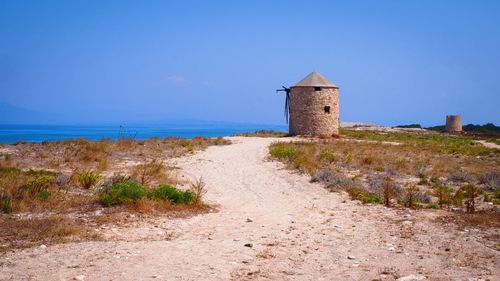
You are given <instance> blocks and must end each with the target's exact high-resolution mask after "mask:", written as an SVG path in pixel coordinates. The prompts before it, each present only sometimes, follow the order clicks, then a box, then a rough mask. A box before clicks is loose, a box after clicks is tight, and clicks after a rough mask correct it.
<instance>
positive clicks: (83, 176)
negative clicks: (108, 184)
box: [78, 170, 101, 189]
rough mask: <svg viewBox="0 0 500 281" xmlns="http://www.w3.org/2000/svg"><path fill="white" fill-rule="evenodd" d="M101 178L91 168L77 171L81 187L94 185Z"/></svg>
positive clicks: (86, 187) (87, 187)
mask: <svg viewBox="0 0 500 281" xmlns="http://www.w3.org/2000/svg"><path fill="white" fill-rule="evenodd" d="M100 179H101V175H100V174H99V173H97V172H94V171H92V170H83V171H81V172H79V173H78V183H79V184H80V186H81V187H83V188H85V189H89V188H91V187H92V186H94V185H96V184H97V182H99V180H100Z"/></svg>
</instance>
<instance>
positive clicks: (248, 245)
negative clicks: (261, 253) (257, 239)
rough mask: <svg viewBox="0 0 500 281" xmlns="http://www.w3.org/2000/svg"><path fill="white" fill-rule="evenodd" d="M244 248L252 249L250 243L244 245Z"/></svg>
mask: <svg viewBox="0 0 500 281" xmlns="http://www.w3.org/2000/svg"><path fill="white" fill-rule="evenodd" d="M244 246H245V247H248V248H252V247H253V245H252V243H246V244H245V245H244Z"/></svg>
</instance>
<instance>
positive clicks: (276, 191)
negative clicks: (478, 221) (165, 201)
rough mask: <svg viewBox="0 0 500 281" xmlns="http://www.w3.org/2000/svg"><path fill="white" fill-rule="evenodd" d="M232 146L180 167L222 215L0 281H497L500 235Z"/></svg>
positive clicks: (92, 248) (169, 224) (68, 254)
mask: <svg viewBox="0 0 500 281" xmlns="http://www.w3.org/2000/svg"><path fill="white" fill-rule="evenodd" d="M281 140H283V139H281ZM231 141H232V142H233V144H232V145H226V146H213V147H209V148H207V149H206V150H205V151H203V152H200V153H197V154H195V155H191V156H187V157H182V158H177V159H174V160H173V161H174V162H173V163H172V165H173V166H177V167H180V168H181V171H182V173H183V175H184V176H185V177H186V178H190V179H196V178H198V177H200V176H203V179H204V181H205V182H206V184H207V187H208V190H209V191H208V193H207V196H206V199H207V201H208V202H209V203H210V204H212V205H214V206H216V208H217V210H216V211H213V212H209V213H206V214H202V215H197V216H194V217H190V218H176V219H173V218H168V217H156V218H149V219H147V220H141V219H132V220H130V223H126V224H122V225H118V226H113V227H109V228H108V227H102V229H101V230H100V231H101V232H102V233H103V237H104V239H103V241H92V242H80V243H67V244H59V245H53V246H41V247H35V248H29V249H24V250H17V251H14V252H10V253H7V254H6V255H4V256H2V257H0V280H395V279H399V280H498V276H500V253H499V250H498V249H499V248H498V239H499V237H500V234H499V233H500V232H499V229H477V228H469V227H465V228H464V227H458V226H457V225H455V224H452V223H447V220H446V219H445V218H446V216H448V215H449V213H447V212H445V211H441V210H409V209H390V208H385V207H383V206H381V205H362V204H361V203H359V202H357V201H351V200H349V199H348V197H347V196H346V195H344V194H340V193H331V192H328V191H327V190H326V189H324V188H322V187H321V186H320V185H319V184H315V183H310V182H309V177H308V176H305V175H301V174H298V173H296V172H293V171H289V170H286V169H285V168H284V166H283V165H282V164H281V163H278V162H272V161H269V160H268V157H267V153H268V150H267V147H268V145H269V144H270V143H272V142H273V141H276V139H273V138H245V137H234V138H231ZM443 221H444V222H443Z"/></svg>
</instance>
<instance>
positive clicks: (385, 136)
mask: <svg viewBox="0 0 500 281" xmlns="http://www.w3.org/2000/svg"><path fill="white" fill-rule="evenodd" d="M342 136H343V137H342V138H340V139H318V140H316V141H309V140H308V141H299V142H275V143H273V144H272V145H271V146H270V148H269V154H270V156H271V158H273V159H277V160H280V161H282V162H284V163H285V164H286V165H287V166H288V167H289V168H292V169H297V170H299V171H300V172H303V173H307V174H310V175H311V181H313V182H321V183H323V184H324V185H325V186H326V188H328V189H330V190H332V191H345V192H347V193H348V194H349V195H350V196H351V198H352V199H355V200H360V201H362V202H363V203H377V204H385V205H386V206H401V207H407V208H429V209H433V208H442V209H446V210H455V211H463V212H466V213H477V212H480V213H484V212H497V211H498V209H499V208H498V205H499V204H500V168H499V167H500V165H499V164H500V150H499V149H496V148H488V147H485V146H483V145H482V144H479V143H477V142H474V141H473V140H472V139H470V138H468V137H465V136H455V135H446V134H440V133H435V132H426V131H423V132H387V131H357V130H343V131H342Z"/></svg>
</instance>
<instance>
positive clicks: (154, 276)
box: [151, 274, 160, 279]
mask: <svg viewBox="0 0 500 281" xmlns="http://www.w3.org/2000/svg"><path fill="white" fill-rule="evenodd" d="M151 278H154V279H156V278H160V275H158V274H155V275H153V276H151Z"/></svg>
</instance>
